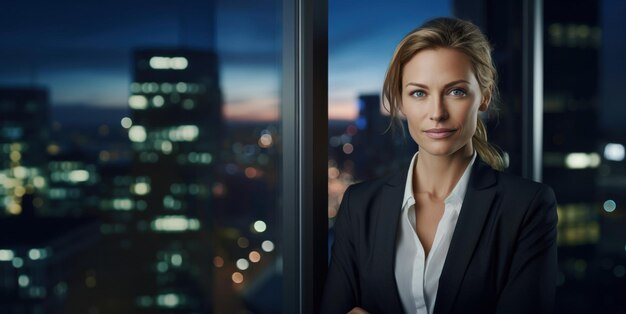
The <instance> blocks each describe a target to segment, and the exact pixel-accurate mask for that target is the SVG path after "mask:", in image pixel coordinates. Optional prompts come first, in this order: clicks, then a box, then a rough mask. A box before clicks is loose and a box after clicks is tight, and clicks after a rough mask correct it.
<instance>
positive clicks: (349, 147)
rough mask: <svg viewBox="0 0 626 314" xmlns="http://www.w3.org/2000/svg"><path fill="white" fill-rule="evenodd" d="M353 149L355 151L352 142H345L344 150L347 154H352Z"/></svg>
mask: <svg viewBox="0 0 626 314" xmlns="http://www.w3.org/2000/svg"><path fill="white" fill-rule="evenodd" d="M353 151H354V146H352V144H350V143H345V144H343V152H344V153H345V154H346V155H350V154H352V152H353Z"/></svg>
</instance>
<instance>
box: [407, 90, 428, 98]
mask: <svg viewBox="0 0 626 314" xmlns="http://www.w3.org/2000/svg"><path fill="white" fill-rule="evenodd" d="M409 95H411V96H413V97H424V96H426V93H425V92H424V91H423V90H416V91H412V92H411V93H410V94H409Z"/></svg>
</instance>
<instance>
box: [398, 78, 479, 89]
mask: <svg viewBox="0 0 626 314" xmlns="http://www.w3.org/2000/svg"><path fill="white" fill-rule="evenodd" d="M459 83H465V84H468V85H469V84H470V82H468V81H466V80H456V81H452V82H450V83H448V84H446V85H445V86H444V88H448V87H450V86H453V85H456V84H459ZM409 85H413V86H417V87H421V88H425V89H428V86H426V85H424V84H420V83H415V82H409V83H408V84H406V86H405V87H408V86H409Z"/></svg>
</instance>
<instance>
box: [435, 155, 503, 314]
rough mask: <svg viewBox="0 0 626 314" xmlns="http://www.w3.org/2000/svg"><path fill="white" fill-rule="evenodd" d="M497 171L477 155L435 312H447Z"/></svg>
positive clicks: (490, 197)
mask: <svg viewBox="0 0 626 314" xmlns="http://www.w3.org/2000/svg"><path fill="white" fill-rule="evenodd" d="M496 181H497V178H496V171H495V170H493V169H492V168H491V167H490V166H489V165H487V164H486V163H485V162H484V161H482V159H480V158H477V159H476V161H475V163H474V166H473V169H472V173H471V175H470V180H469V184H468V187H467V191H466V193H465V198H464V200H463V205H462V207H461V212H460V214H459V218H458V221H457V223H456V227H455V229H454V233H453V235H452V239H451V242H450V248H449V249H448V255H447V256H446V261H445V263H444V266H443V270H442V273H441V277H440V278H439V288H438V290H437V299H436V301H435V309H434V310H435V311H434V313H436V314H444V313H450V311H451V310H452V306H453V305H454V302H455V299H456V296H457V295H458V292H459V288H460V285H461V281H462V279H463V276H464V275H465V271H466V269H467V266H468V264H469V262H470V259H471V257H472V253H473V252H474V249H475V248H476V244H477V243H478V239H479V236H480V234H481V231H482V229H483V225H484V223H485V219H486V217H487V214H488V213H489V209H490V208H491V204H492V201H493V198H494V196H495V193H496V186H495V184H496Z"/></svg>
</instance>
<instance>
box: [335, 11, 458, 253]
mask: <svg viewBox="0 0 626 314" xmlns="http://www.w3.org/2000/svg"><path fill="white" fill-rule="evenodd" d="M354 5H355V4H354V2H353V1H338V0H331V1H329V9H328V11H329V18H328V25H329V26H328V29H329V34H328V98H329V100H328V102H329V108H328V119H329V121H328V123H329V126H328V135H329V139H328V143H329V145H328V155H329V156H328V202H329V203H328V218H329V227H332V225H333V223H334V217H335V216H336V214H337V209H338V208H339V204H340V203H341V198H342V197H343V193H344V191H345V189H346V188H347V186H348V185H350V184H351V183H353V182H357V181H362V180H365V179H370V178H374V177H376V176H381V175H384V174H389V173H391V172H392V171H393V170H397V169H399V168H400V167H401V166H402V165H404V164H405V163H406V162H408V161H409V160H410V158H411V157H412V156H413V154H414V153H415V152H416V151H417V145H416V144H415V142H414V141H413V139H411V137H410V135H409V134H408V132H407V133H406V134H403V133H402V131H401V130H399V129H398V130H397V132H392V131H391V130H390V131H389V132H385V130H387V128H388V126H389V115H388V113H387V112H386V111H385V109H384V108H383V107H382V104H381V102H380V93H381V90H382V86H383V80H384V78H385V72H386V70H387V66H388V64H389V61H390V60H391V57H392V55H393V51H394V49H395V47H396V45H397V44H398V43H399V42H400V40H401V39H402V37H404V35H406V34H407V33H408V32H410V31H411V30H413V29H414V28H416V27H417V26H419V25H420V24H422V23H423V22H425V21H426V20H428V19H430V18H434V17H438V16H449V15H450V14H451V7H450V3H449V2H447V1H429V2H421V3H418V2H417V1H391V2H389V1H373V2H372V1H370V2H368V3H367V5H366V6H359V14H353V11H354ZM407 12H410V13H407ZM331 231H332V229H331ZM330 241H332V234H331V236H330V237H329V242H330Z"/></svg>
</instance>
